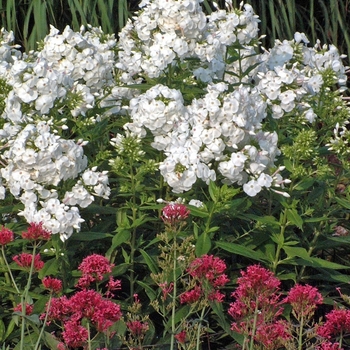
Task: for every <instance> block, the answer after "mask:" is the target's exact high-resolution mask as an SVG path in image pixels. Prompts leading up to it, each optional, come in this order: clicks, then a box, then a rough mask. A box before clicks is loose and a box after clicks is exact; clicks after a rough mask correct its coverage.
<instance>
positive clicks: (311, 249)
mask: <svg viewBox="0 0 350 350" xmlns="http://www.w3.org/2000/svg"><path fill="white" fill-rule="evenodd" d="M320 234H321V232H320V231H316V232H315V234H314V238H313V239H312V241H311V243H310V247H309V249H308V251H307V253H308V255H309V256H311V254H312V252H313V251H314V249H315V247H316V242H317V240H318V237H319V236H320ZM305 268H306V267H305V266H302V268H301V270H300V272H299V274H298V279H297V280H298V281H300V280H301V278H302V276H303V274H304V272H305Z"/></svg>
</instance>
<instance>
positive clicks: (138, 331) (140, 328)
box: [126, 320, 149, 336]
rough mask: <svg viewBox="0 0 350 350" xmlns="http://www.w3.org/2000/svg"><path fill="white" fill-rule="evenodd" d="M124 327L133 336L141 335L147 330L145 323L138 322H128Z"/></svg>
mask: <svg viewBox="0 0 350 350" xmlns="http://www.w3.org/2000/svg"><path fill="white" fill-rule="evenodd" d="M126 326H127V327H128V329H129V331H130V332H131V333H132V334H133V335H135V336H140V335H143V334H145V333H146V332H147V331H148V329H149V326H148V323H147V322H141V321H138V320H135V321H129V322H127V323H126Z"/></svg>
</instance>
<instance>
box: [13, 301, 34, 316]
mask: <svg viewBox="0 0 350 350" xmlns="http://www.w3.org/2000/svg"><path fill="white" fill-rule="evenodd" d="M25 309H26V315H27V316H29V315H31V314H32V312H33V309H34V305H33V304H28V303H26V304H25ZM13 311H14V312H20V313H22V304H18V305H16V306H15V307H14V308H13Z"/></svg>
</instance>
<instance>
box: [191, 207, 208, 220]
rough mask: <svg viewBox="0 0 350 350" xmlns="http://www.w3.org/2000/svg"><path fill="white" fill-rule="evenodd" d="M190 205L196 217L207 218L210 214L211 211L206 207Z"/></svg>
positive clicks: (192, 213)
mask: <svg viewBox="0 0 350 350" xmlns="http://www.w3.org/2000/svg"><path fill="white" fill-rule="evenodd" d="M188 207H189V209H190V211H191V215H192V216H194V217H198V218H207V217H208V216H209V213H208V210H207V208H206V207H202V208H197V207H195V206H193V205H189V206H188Z"/></svg>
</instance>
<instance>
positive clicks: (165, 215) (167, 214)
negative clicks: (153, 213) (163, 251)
mask: <svg viewBox="0 0 350 350" xmlns="http://www.w3.org/2000/svg"><path fill="white" fill-rule="evenodd" d="M189 215H190V210H189V209H188V208H187V207H186V205H184V204H179V203H169V204H167V205H166V206H165V207H164V208H163V211H162V220H163V221H164V223H165V224H167V225H169V226H174V225H176V224H178V223H179V222H182V221H185V220H186V219H187V218H188V216H189Z"/></svg>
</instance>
